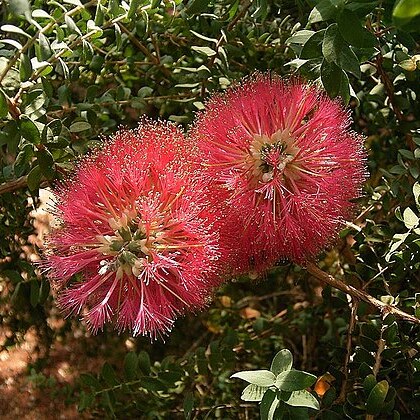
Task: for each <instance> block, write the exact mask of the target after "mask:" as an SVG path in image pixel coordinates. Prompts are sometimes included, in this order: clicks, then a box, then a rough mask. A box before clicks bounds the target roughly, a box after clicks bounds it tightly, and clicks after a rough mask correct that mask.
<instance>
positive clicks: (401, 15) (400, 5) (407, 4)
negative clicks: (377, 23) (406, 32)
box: [392, 0, 420, 25]
mask: <svg viewBox="0 0 420 420" xmlns="http://www.w3.org/2000/svg"><path fill="white" fill-rule="evenodd" d="M418 15H420V2H419V1H418V0H399V1H397V2H396V4H395V7H394V10H393V12H392V18H393V19H394V21H395V22H396V23H398V24H399V25H404V24H405V23H408V22H409V21H410V20H412V19H413V18H415V17H416V16H418Z"/></svg>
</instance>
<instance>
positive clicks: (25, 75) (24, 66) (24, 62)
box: [19, 54, 32, 82]
mask: <svg viewBox="0 0 420 420" xmlns="http://www.w3.org/2000/svg"><path fill="white" fill-rule="evenodd" d="M31 74H32V64H31V60H30V59H29V57H28V55H27V54H21V56H20V63H19V76H20V81H21V82H25V81H26V80H28V79H29V78H30V77H31Z"/></svg>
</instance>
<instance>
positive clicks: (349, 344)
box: [337, 298, 359, 403]
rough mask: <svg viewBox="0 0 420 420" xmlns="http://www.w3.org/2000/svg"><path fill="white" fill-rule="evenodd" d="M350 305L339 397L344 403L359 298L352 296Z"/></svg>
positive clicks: (339, 400) (339, 401)
mask: <svg viewBox="0 0 420 420" xmlns="http://www.w3.org/2000/svg"><path fill="white" fill-rule="evenodd" d="M349 305H350V308H351V313H350V322H349V329H348V333H347V342H346V358H345V359H344V366H343V374H344V379H343V383H342V385H341V390H340V395H339V397H338V398H337V402H338V403H342V402H344V401H345V400H346V394H347V380H348V377H349V362H350V356H351V349H352V343H353V332H354V327H355V326H356V320H357V309H358V307H359V300H357V299H354V298H350V303H349Z"/></svg>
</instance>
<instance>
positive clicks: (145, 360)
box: [138, 351, 150, 375]
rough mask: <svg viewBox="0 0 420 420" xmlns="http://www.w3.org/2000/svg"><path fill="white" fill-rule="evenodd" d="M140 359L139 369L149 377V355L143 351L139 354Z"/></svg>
mask: <svg viewBox="0 0 420 420" xmlns="http://www.w3.org/2000/svg"><path fill="white" fill-rule="evenodd" d="M138 358H139V368H140V369H141V371H142V372H143V373H144V374H145V375H148V374H149V373H150V357H149V355H148V353H146V352H145V351H141V352H140V353H139V356H138Z"/></svg>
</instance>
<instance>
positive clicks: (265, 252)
mask: <svg viewBox="0 0 420 420" xmlns="http://www.w3.org/2000/svg"><path fill="white" fill-rule="evenodd" d="M349 125H350V117H349V113H348V112H347V111H346V110H344V109H343V108H342V106H341V105H340V104H339V103H338V101H334V100H331V99H330V98H328V96H327V95H326V94H325V93H323V92H321V91H320V90H319V89H317V88H316V87H315V86H314V85H308V84H304V83H301V82H299V81H294V82H285V81H283V80H281V79H280V78H279V77H278V76H275V75H262V74H257V75H254V76H252V77H250V78H246V79H245V80H243V81H242V83H240V84H239V85H237V86H235V87H233V88H231V89H229V90H228V91H226V92H225V93H223V94H219V95H215V96H213V97H212V98H211V99H210V100H209V102H208V103H207V106H206V109H205V110H204V111H203V112H202V113H201V114H199V116H198V118H197V122H196V124H195V126H194V127H193V129H192V137H193V138H194V139H195V140H196V142H197V144H198V147H199V148H200V149H201V151H202V153H203V155H204V159H205V162H206V163H205V166H206V167H207V174H208V176H209V177H210V179H212V180H213V181H214V185H215V186H216V188H218V194H219V195H220V194H221V195H222V196H223V197H224V200H226V201H227V203H228V205H229V206H230V215H229V216H228V217H227V218H226V219H225V221H224V224H223V226H222V231H221V235H222V236H221V237H222V238H223V239H222V241H224V242H226V241H228V242H230V247H231V249H232V253H231V257H232V258H231V261H232V264H233V267H234V271H236V272H243V271H246V270H250V271H252V270H255V271H257V272H258V271H263V270H265V269H266V268H269V267H270V266H271V265H272V264H273V263H274V262H275V261H276V260H278V259H283V258H289V259H291V260H294V261H297V262H304V261H305V260H307V259H309V258H312V257H314V256H315V255H316V254H317V253H319V252H320V250H321V249H322V248H324V247H325V246H326V245H328V244H329V243H330V242H331V240H332V239H333V238H334V235H335V234H336V233H337V231H338V229H339V228H341V227H342V225H343V221H344V220H345V219H346V218H347V217H349V216H350V214H351V210H352V208H353V205H352V203H351V202H350V201H349V200H351V199H353V198H356V197H358V196H360V193H361V186H362V183H363V181H364V180H365V177H366V174H365V152H364V149H363V145H362V143H363V141H362V140H363V139H362V137H361V136H359V135H357V134H356V133H355V132H353V131H351V130H350V129H349ZM219 201H220V197H219Z"/></svg>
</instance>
